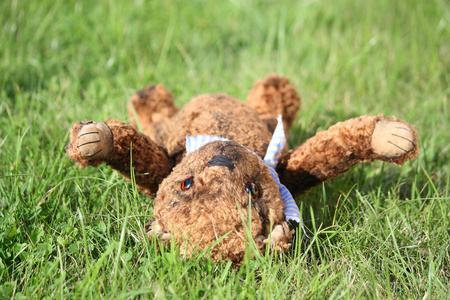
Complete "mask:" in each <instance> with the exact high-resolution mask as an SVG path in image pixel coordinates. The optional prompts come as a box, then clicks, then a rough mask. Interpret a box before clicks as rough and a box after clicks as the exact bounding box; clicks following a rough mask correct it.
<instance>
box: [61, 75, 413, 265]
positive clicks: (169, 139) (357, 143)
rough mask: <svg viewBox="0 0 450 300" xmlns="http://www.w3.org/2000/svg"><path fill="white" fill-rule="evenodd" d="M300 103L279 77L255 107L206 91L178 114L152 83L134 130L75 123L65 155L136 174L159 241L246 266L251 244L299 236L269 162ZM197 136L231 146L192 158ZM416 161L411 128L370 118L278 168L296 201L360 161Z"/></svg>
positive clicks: (264, 83) (331, 132)
mask: <svg viewBox="0 0 450 300" xmlns="http://www.w3.org/2000/svg"><path fill="white" fill-rule="evenodd" d="M299 106H300V97H299V95H298V93H297V91H296V89H295V87H294V86H293V85H291V84H290V82H289V80H288V79H287V78H286V77H279V76H276V75H269V76H268V77H266V78H265V79H263V80H261V81H258V82H256V83H255V84H254V86H253V89H252V90H251V91H250V93H249V95H248V103H244V102H242V101H239V100H237V99H235V98H233V97H231V96H228V95H225V94H208V95H202V96H199V97H196V98H194V99H192V100H191V101H190V102H189V103H188V104H187V105H185V106H184V107H183V108H181V109H179V110H178V109H177V108H175V106H174V104H173V96H172V94H171V93H170V92H168V91H167V90H166V89H165V88H164V87H163V86H162V85H160V84H159V85H156V86H155V85H151V86H149V87H147V88H145V89H143V90H142V91H140V92H138V93H137V94H136V95H134V96H132V98H131V106H130V107H129V108H130V113H129V115H130V116H131V118H132V119H133V118H134V119H133V120H132V122H131V125H127V124H125V123H123V122H119V121H117V120H108V121H106V122H105V124H106V126H104V125H101V124H99V123H90V122H87V123H76V124H74V125H73V126H72V128H71V134H70V141H69V144H68V145H67V148H66V150H67V154H68V156H69V158H70V159H71V160H72V161H74V162H76V163H77V164H78V165H79V166H80V167H85V166H97V165H99V164H100V163H102V162H104V163H106V164H107V165H109V166H110V167H112V168H114V169H115V170H117V171H118V172H120V173H121V174H122V175H123V176H124V177H125V178H131V177H132V176H135V179H136V183H137V186H138V188H139V189H140V190H141V191H142V192H144V193H145V194H146V195H149V196H150V197H153V196H154V195H155V194H156V198H155V207H154V219H153V220H152V221H151V222H150V223H149V224H148V225H147V227H146V228H147V229H146V230H147V232H146V234H147V235H148V236H149V237H151V239H153V238H154V237H156V238H159V239H160V240H161V241H163V242H164V243H170V242H171V241H173V242H175V243H176V244H177V245H179V246H180V252H181V253H182V254H187V255H188V256H190V255H192V254H193V253H194V252H195V251H197V250H205V249H208V248H210V247H212V246H213V245H214V246H213V247H212V248H211V257H212V258H213V259H214V260H217V261H218V260H222V259H229V260H231V261H233V263H234V264H235V265H239V264H240V262H241V261H242V259H243V257H244V253H245V249H246V246H247V245H248V242H249V240H250V239H251V240H253V241H254V242H255V243H256V245H257V247H258V249H259V251H264V250H265V249H266V245H267V246H268V248H269V249H271V250H272V251H273V250H279V251H285V250H287V249H289V247H290V244H289V240H290V239H291V237H292V233H293V232H292V231H291V230H289V228H288V224H287V223H286V222H285V219H284V215H283V209H284V205H283V202H282V200H281V197H280V192H279V189H278V186H277V184H276V182H275V181H274V179H273V177H272V176H271V175H270V171H269V169H268V167H267V166H266V165H265V164H264V163H263V162H262V160H261V158H263V157H264V155H265V153H266V150H267V146H268V145H269V142H270V139H271V135H272V133H273V129H274V128H275V125H276V117H277V115H278V114H280V115H282V117H283V123H284V129H285V131H286V132H287V133H288V132H289V130H290V127H291V125H292V123H293V121H294V120H295V118H296V114H297V110H298V108H299ZM136 117H137V120H136V119H135V118H136ZM138 124H140V127H141V128H142V129H143V132H139V130H138V129H137V128H138V127H139V126H138ZM82 127H83V130H82V131H81V133H80V130H81V128H82ZM103 131H105V132H103ZM109 131H110V132H109ZM195 135H214V136H220V137H223V138H226V139H229V140H230V141H214V142H210V143H208V144H206V145H204V146H203V147H201V148H200V149H198V150H196V151H194V152H192V153H189V154H186V136H195ZM109 137H111V140H102V139H109ZM108 145H110V148H108V149H105V147H108ZM248 150H250V151H252V152H254V153H251V152H250V151H248ZM86 153H88V155H86ZM417 155H418V143H417V132H416V131H415V130H414V129H413V127H412V126H411V125H408V124H407V123H405V122H403V121H401V120H395V119H394V118H385V117H382V116H362V117H358V118H355V119H350V120H347V121H344V122H340V123H337V124H336V125H334V126H332V127H330V128H329V129H328V130H325V131H322V132H319V133H317V134H316V135H315V136H313V137H312V138H310V139H309V140H307V141H306V142H305V143H304V144H302V145H299V146H298V147H296V148H294V149H292V150H289V151H286V152H284V153H283V154H282V155H281V157H280V160H279V162H278V165H277V166H276V171H277V172H278V175H279V179H280V181H281V184H284V185H285V186H286V187H288V189H289V190H290V191H291V193H292V194H293V195H294V196H296V195H300V194H301V193H303V192H304V191H306V190H307V189H309V188H311V187H313V186H315V185H317V184H320V183H321V182H323V181H325V180H327V179H329V178H333V177H336V176H338V175H340V174H342V173H345V172H347V171H348V170H349V169H350V168H351V167H352V166H354V165H356V164H357V163H361V162H369V161H373V160H377V159H378V160H383V161H386V162H392V163H395V164H399V165H401V164H403V163H404V162H405V161H407V160H408V159H414V158H415V157H416V156H417ZM258 156H259V157H258ZM250 221H251V222H250ZM250 224H251V225H250Z"/></svg>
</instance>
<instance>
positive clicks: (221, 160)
mask: <svg viewBox="0 0 450 300" xmlns="http://www.w3.org/2000/svg"><path fill="white" fill-rule="evenodd" d="M213 166H221V167H227V168H228V169H230V170H233V169H234V164H233V161H232V160H231V158H229V157H228V156H225V155H223V154H220V155H216V156H213V158H211V160H210V161H209V162H208V167H213Z"/></svg>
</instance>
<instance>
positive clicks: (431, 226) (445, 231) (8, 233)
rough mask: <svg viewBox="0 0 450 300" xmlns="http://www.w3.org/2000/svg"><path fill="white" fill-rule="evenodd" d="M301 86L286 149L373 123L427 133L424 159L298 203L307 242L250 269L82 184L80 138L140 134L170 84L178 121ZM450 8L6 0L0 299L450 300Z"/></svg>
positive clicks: (330, 186)
mask: <svg viewBox="0 0 450 300" xmlns="http://www.w3.org/2000/svg"><path fill="white" fill-rule="evenodd" d="M272 72H276V73H278V74H280V75H289V77H290V79H291V82H292V83H294V84H295V85H296V86H297V87H298V89H299V92H300V94H301V96H302V108H301V111H300V112H299V114H298V118H297V121H296V122H295V125H294V128H293V130H292V132H291V136H290V140H289V144H290V146H291V147H293V146H295V145H298V144H300V143H302V142H303V141H304V140H306V139H307V138H308V137H310V136H312V135H314V133H315V132H317V131H319V130H323V129H326V128H327V127H328V126H330V125H332V124H334V123H336V122H339V121H342V120H345V119H348V118H352V117H356V116H359V115H363V114H375V115H376V114H379V113H382V114H384V115H394V116H396V117H398V118H401V119H404V120H406V121H408V122H410V123H413V124H415V126H416V129H417V130H418V131H419V134H420V136H419V138H420V155H419V157H418V159H416V160H415V161H413V162H407V163H406V164H405V165H404V166H402V167H398V166H393V165H389V164H385V163H381V162H375V163H371V164H366V165H359V166H356V167H355V168H353V169H352V170H351V171H350V172H349V173H347V174H345V175H343V176H341V177H339V178H336V179H333V180H330V181H328V182H327V183H325V184H323V185H321V186H318V187H316V188H314V189H312V190H311V191H309V192H308V193H307V194H305V195H303V196H302V197H300V198H298V199H297V202H298V203H299V206H300V207H301V210H302V214H303V218H304V221H305V227H306V230H307V231H308V235H309V238H306V237H305V236H303V238H301V237H298V238H297V239H296V240H295V243H294V246H293V249H292V251H290V252H289V253H287V254H286V255H284V256H283V257H278V256H276V257H270V256H268V255H266V256H256V257H253V258H251V259H247V260H246V261H245V262H244V264H243V266H242V267H241V268H234V267H232V266H231V264H230V263H227V262H224V263H220V264H217V263H213V262H212V261H211V260H209V259H208V257H207V255H202V254H199V255H198V256H197V257H194V258H190V259H183V258H182V257H181V256H180V255H179V254H178V253H177V249H176V248H174V247H172V248H170V249H158V247H157V246H156V245H155V244H154V243H152V244H151V243H149V242H148V241H147V240H146V239H145V238H143V237H142V236H141V231H142V230H143V225H144V224H145V223H146V222H147V221H148V220H149V219H150V217H151V215H152V209H153V208H152V207H153V200H151V199H148V198H146V197H145V196H143V195H142V194H140V193H138V192H137V191H136V189H135V187H134V186H133V185H132V184H129V183H127V182H125V181H124V180H123V179H122V178H121V177H120V176H119V175H118V174H116V173H115V172H113V171H111V170H110V169H108V168H107V167H105V166H101V167H100V168H97V169H94V168H87V169H78V168H77V167H76V166H75V165H74V164H73V163H71V162H70V161H69V160H68V159H67V157H66V155H65V151H64V147H65V144H66V143H67V141H68V129H69V128H70V126H71V124H72V123H74V122H76V121H79V120H83V119H93V120H99V121H101V120H104V119H107V118H109V117H115V118H118V119H123V120H126V119H127V112H126V104H127V101H128V98H129V97H130V96H131V95H132V94H133V92H134V91H135V90H136V89H139V88H141V87H143V86H144V85H146V84H148V83H150V82H154V83H155V82H161V83H164V85H165V86H166V87H167V88H168V89H169V90H171V91H172V92H173V94H174V96H175V98H176V103H177V105H178V106H182V105H183V104H184V103H186V102H187V101H188V100H189V99H190V98H191V97H193V96H196V95H198V94H202V93H208V92H225V93H228V94H230V95H233V96H235V97H237V98H239V99H242V100H243V101H245V99H246V95H247V92H248V91H249V90H250V88H251V86H252V83H253V82H254V81H256V80H258V79H260V78H262V77H264V76H265V75H267V74H269V73H272ZM449 96H450V4H449V2H448V1H445V0H428V1H423V0H408V1H389V0H366V1H359V0H342V1H332V0H303V1H287V0H286V1H284V0H283V1H268V0H265V1H262V0H261V1H256V0H253V1H252V0H248V1H245V0H229V1H201V0H192V1H182V0H176V1H162V0H161V1H159V0H155V1H144V0H134V1H131V0H120V1H119V0H118V1H113V0H110V1H75V0H74V1H63V0H56V1H50V0H41V1H31V0H30V1H24V0H4V1H1V2H0V299H12V298H15V299H36V298H46V299H54V298H77V299H78V298H94V299H98V298H108V299H109V298H114V299H125V298H126V299H128V298H138V297H143V298H158V299H165V298H169V299H188V298H190V299H197V298H204V299H206V298H207V299H209V298H213V299H242V298H258V299H285V298H287V299H292V298H294V299H303V298H312V299H323V298H374V299H379V298H410V299H419V298H423V299H439V298H446V297H448V292H449V286H450V192H449V185H450V183H449V182H450V180H449V178H450V175H449V174H450V171H449V166H450V163H449V161H450V142H449V141H450V134H449V132H450V99H449Z"/></svg>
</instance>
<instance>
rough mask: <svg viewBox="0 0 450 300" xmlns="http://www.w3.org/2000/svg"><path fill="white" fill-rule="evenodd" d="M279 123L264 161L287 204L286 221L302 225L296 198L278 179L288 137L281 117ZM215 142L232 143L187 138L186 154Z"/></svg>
mask: <svg viewBox="0 0 450 300" xmlns="http://www.w3.org/2000/svg"><path fill="white" fill-rule="evenodd" d="M277 121H278V124H277V127H276V128H275V131H274V132H273V135H272V139H271V140H270V143H269V147H268V148H267V152H266V155H265V156H264V159H263V161H264V163H265V164H266V165H267V166H268V167H269V170H270V174H271V175H272V178H273V179H274V180H275V182H276V183H277V185H278V187H279V189H280V195H281V199H282V200H283V202H284V204H285V208H284V215H285V217H286V221H291V220H292V221H295V222H297V223H300V221H301V218H300V210H299V209H298V206H297V204H296V203H295V201H294V198H293V197H292V195H291V192H289V190H288V189H287V188H286V187H285V186H284V185H283V184H281V182H280V179H279V178H278V174H277V172H276V171H275V167H276V165H277V163H278V158H279V157H280V154H281V152H282V151H283V148H284V146H285V144H286V136H285V134H284V127H283V122H282V119H281V116H278V118H277ZM213 141H230V140H229V139H227V138H224V137H221V136H214V135H196V136H187V137H186V152H187V153H191V152H193V151H196V150H197V149H199V148H200V147H202V146H203V145H205V144H207V143H209V142H213ZM250 152H252V151H250ZM252 153H254V152H252ZM255 155H256V154H255Z"/></svg>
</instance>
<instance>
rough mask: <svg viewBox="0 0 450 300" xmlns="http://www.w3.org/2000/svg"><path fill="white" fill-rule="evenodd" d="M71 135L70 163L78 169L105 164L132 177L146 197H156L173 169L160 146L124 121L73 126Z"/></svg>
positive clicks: (170, 161)
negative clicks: (160, 185)
mask: <svg viewBox="0 0 450 300" xmlns="http://www.w3.org/2000/svg"><path fill="white" fill-rule="evenodd" d="M105 125H106V126H105ZM70 132H71V134H70V142H69V144H68V145H67V147H66V151H67V154H68V156H69V158H70V160H72V161H75V162H76V163H77V164H78V165H79V166H80V167H86V166H97V165H99V164H100V163H103V162H104V163H106V164H107V165H109V166H110V167H112V168H113V169H115V170H116V171H118V172H119V173H120V174H122V175H123V176H124V177H125V178H126V179H129V180H130V179H131V178H132V176H134V179H135V181H136V184H137V186H138V188H139V190H140V191H142V192H143V193H145V194H147V195H148V196H151V197H153V196H154V195H155V194H156V192H157V190H158V186H159V184H160V183H161V182H162V180H163V179H164V178H166V177H167V175H169V174H170V172H171V170H172V167H173V161H172V159H171V158H170V157H169V155H168V154H167V151H166V150H165V149H164V148H163V147H161V146H159V145H158V144H156V143H155V142H154V141H152V140H151V139H150V138H149V137H148V136H146V135H144V134H142V133H140V132H138V131H137V130H136V129H135V128H134V127H132V126H129V125H126V124H125V123H123V122H120V121H117V120H114V119H112V120H108V121H106V122H105V123H93V122H88V123H75V124H74V125H73V126H72V128H71V130H70ZM132 171H133V174H132Z"/></svg>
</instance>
